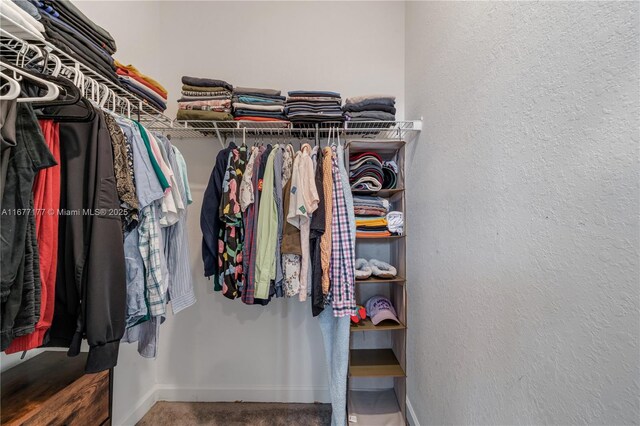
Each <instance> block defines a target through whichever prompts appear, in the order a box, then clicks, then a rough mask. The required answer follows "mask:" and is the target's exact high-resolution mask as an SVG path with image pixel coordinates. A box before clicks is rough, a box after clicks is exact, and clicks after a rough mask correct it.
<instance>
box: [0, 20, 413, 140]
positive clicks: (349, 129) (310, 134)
mask: <svg viewBox="0 0 640 426" xmlns="http://www.w3.org/2000/svg"><path fill="white" fill-rule="evenodd" d="M2 19H3V20H5V19H9V18H8V17H5V16H4V15H3V16H2ZM11 23H12V25H13V26H14V27H18V28H21V30H22V32H24V33H31V34H33V33H32V32H31V31H30V30H28V29H26V28H24V27H23V26H21V25H20V24H19V23H16V22H14V21H11ZM29 38H30V39H29V40H28V41H27V40H24V39H22V38H21V37H18V36H16V35H14V34H12V33H11V32H9V31H7V30H6V29H3V28H0V57H1V59H2V60H3V61H7V62H9V63H11V65H14V66H18V67H24V66H25V64H30V63H32V64H33V63H36V64H39V65H41V66H42V67H43V68H44V69H43V72H44V73H50V74H53V73H54V69H55V68H56V67H57V66H58V64H61V66H62V67H63V68H64V69H65V72H66V76H71V77H73V79H74V84H76V86H78V87H79V88H80V90H81V91H82V93H83V94H84V95H85V96H86V97H87V98H89V99H91V100H93V101H94V102H95V103H96V104H99V105H100V106H101V107H103V108H105V109H108V110H111V111H114V112H119V113H121V114H123V115H127V116H128V117H130V118H135V119H137V120H138V121H139V122H141V123H142V124H144V125H145V127H147V128H148V129H149V130H152V131H156V132H160V133H163V134H166V135H169V136H171V137H173V138H177V139H195V138H217V139H218V140H219V142H220V144H221V145H222V146H223V147H224V146H225V145H226V141H227V139H228V138H229V137H233V138H237V137H239V136H240V137H243V136H247V137H268V138H278V137H288V138H298V139H316V141H318V140H319V139H320V138H321V137H327V136H328V135H329V134H330V133H331V132H337V133H336V134H339V135H340V137H341V138H343V139H345V140H347V139H354V138H366V139H375V140H403V141H407V142H409V141H411V140H413V139H414V138H415V136H416V135H417V134H418V132H420V131H421V130H422V120H410V121H359V122H353V121H345V122H342V121H335V122H322V123H292V122H289V121H244V120H241V121H236V120H233V121H210V120H184V121H183V120H180V121H178V120H172V119H170V118H169V117H167V116H166V115H164V113H163V112H162V111H160V110H158V109H157V108H156V107H155V106H153V105H151V104H149V103H148V102H147V101H146V100H144V99H143V98H141V97H139V96H138V95H136V94H133V93H131V92H130V91H128V90H126V89H124V88H123V87H121V86H119V85H118V84H116V83H114V82H113V81H111V80H109V79H108V78H106V77H104V76H103V75H102V74H100V73H99V72H97V71H95V70H94V69H93V68H92V67H91V66H90V65H88V64H86V63H84V62H82V60H81V59H79V58H78V59H76V58H74V57H72V56H70V55H69V54H67V53H66V52H64V51H62V50H60V49H59V48H57V47H56V46H54V45H53V44H51V43H49V42H47V41H46V40H44V39H43V38H42V35H40V34H33V37H29Z"/></svg>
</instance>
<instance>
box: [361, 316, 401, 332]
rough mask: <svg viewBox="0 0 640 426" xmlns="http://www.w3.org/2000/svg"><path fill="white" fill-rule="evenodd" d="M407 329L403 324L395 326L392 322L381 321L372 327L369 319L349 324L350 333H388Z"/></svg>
mask: <svg viewBox="0 0 640 426" xmlns="http://www.w3.org/2000/svg"><path fill="white" fill-rule="evenodd" d="M405 328H407V326H406V325H404V324H396V323H395V322H393V321H383V322H381V323H380V324H378V325H373V323H372V322H371V319H369V318H367V319H365V320H361V321H360V323H358V324H351V332H352V333H354V332H358V331H389V330H404V329H405Z"/></svg>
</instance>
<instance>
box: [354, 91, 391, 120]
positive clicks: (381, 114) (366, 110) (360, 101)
mask: <svg viewBox="0 0 640 426" xmlns="http://www.w3.org/2000/svg"><path fill="white" fill-rule="evenodd" d="M395 105H396V98H395V96H384V95H368V96H356V97H353V98H348V99H347V100H346V101H345V104H344V108H343V109H344V112H345V119H346V120H347V121H352V122H358V121H395V120H396V107H395Z"/></svg>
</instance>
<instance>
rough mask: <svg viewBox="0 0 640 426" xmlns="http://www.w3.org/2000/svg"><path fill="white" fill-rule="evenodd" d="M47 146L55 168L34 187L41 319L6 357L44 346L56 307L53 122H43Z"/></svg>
mask: <svg viewBox="0 0 640 426" xmlns="http://www.w3.org/2000/svg"><path fill="white" fill-rule="evenodd" d="M40 128H41V129H42V133H43V136H44V140H45V143H46V144H47V147H48V148H49V151H50V152H51V154H52V155H53V159H54V161H55V162H56V165H54V166H51V167H48V168H45V169H41V170H40V171H39V172H38V173H37V174H36V177H35V181H34V184H33V207H34V209H35V211H36V212H41V213H40V214H36V215H35V226H36V240H37V245H38V255H39V260H40V284H41V290H40V299H41V301H40V317H39V320H38V322H37V324H36V325H35V329H34V331H33V332H32V333H30V334H27V335H24V336H19V337H16V338H15V339H14V340H13V341H12V342H11V345H10V346H9V347H8V348H7V349H6V350H5V352H6V353H7V354H11V353H14V352H22V351H27V350H29V349H34V348H37V347H39V346H41V345H42V344H43V343H44V339H45V335H46V333H47V332H48V331H49V328H50V327H51V322H52V320H53V310H54V305H55V290H56V271H57V260H58V215H57V214H53V212H54V211H55V212H56V213H57V209H58V206H59V205H60V128H59V125H58V123H56V122H54V121H53V120H40Z"/></svg>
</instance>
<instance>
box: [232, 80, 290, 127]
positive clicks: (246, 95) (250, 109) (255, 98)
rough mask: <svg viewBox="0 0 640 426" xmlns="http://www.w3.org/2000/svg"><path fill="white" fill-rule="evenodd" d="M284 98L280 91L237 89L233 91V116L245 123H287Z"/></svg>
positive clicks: (249, 88) (250, 88)
mask: <svg viewBox="0 0 640 426" xmlns="http://www.w3.org/2000/svg"><path fill="white" fill-rule="evenodd" d="M285 99H286V98H285V97H284V96H280V91H279V90H274V89H256V88H252V87H236V88H235V89H234V90H233V99H232V101H233V116H234V118H235V119H236V120H243V121H286V120H287V117H285V115H284V101H285Z"/></svg>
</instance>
